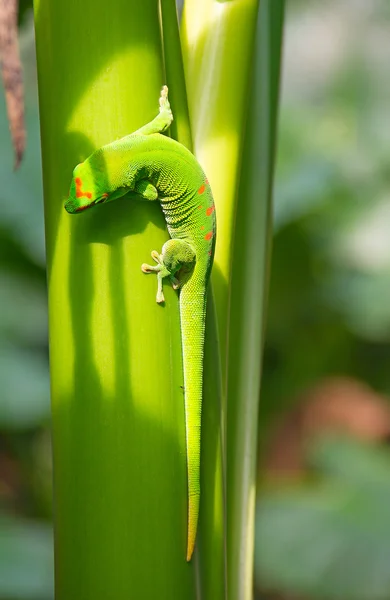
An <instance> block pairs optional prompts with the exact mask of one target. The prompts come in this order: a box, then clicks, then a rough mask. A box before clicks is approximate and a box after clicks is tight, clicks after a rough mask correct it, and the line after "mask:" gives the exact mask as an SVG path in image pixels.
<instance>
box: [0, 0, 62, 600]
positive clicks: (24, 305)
mask: <svg viewBox="0 0 390 600" xmlns="http://www.w3.org/2000/svg"><path fill="white" fill-rule="evenodd" d="M20 8H21V12H20V21H21V23H22V29H21V39H20V45H21V54H22V59H23V64H24V70H25V88H26V124H27V135H28V146H27V151H26V155H25V158H24V160H23V163H22V166H21V168H20V170H19V171H18V172H17V173H14V172H13V168H12V167H13V165H12V160H13V158H12V154H13V152H12V148H11V140H10V135H9V130H8V123H7V120H6V112H5V102H4V97H3V93H2V91H1V93H0V181H1V182H2V185H1V189H0V214H1V218H0V306H1V311H0V598H1V599H5V600H15V599H19V598H21V599H24V598H26V599H27V598H31V599H36V600H47V599H50V598H52V597H53V550H52V534H51V525H50V521H49V520H48V519H49V518H50V515H51V468H50V443H49V442H50V439H49V435H48V424H49V418H50V413H49V411H50V397H49V371H48V347H47V307H46V304H47V300H46V275H45V252H44V227H43V202H42V177H41V159H40V141H39V120H38V103H37V89H36V75H35V52H34V36H33V27H32V14H31V2H27V1H26V2H22V3H21V7H20Z"/></svg>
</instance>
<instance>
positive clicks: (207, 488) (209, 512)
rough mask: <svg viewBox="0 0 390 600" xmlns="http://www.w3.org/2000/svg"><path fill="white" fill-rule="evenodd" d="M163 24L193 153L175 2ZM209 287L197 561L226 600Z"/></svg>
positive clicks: (164, 0) (177, 103)
mask: <svg viewBox="0 0 390 600" xmlns="http://www.w3.org/2000/svg"><path fill="white" fill-rule="evenodd" d="M161 20H162V30H163V46H164V65H165V72H166V76H167V81H168V84H169V86H170V90H171V96H170V98H171V106H172V110H173V114H174V122H173V124H172V126H171V133H172V137H174V138H175V139H177V140H178V141H179V142H181V143H182V144H184V145H185V146H187V148H189V149H190V150H191V151H192V150H193V148H192V136H191V127H190V122H189V113H188V105H187V93H186V86H185V80H184V69H183V59H182V54H181V43H180V36H179V27H178V21H177V10H176V3H175V0H161ZM171 83H172V85H171ZM172 92H173V93H172ZM209 287H210V290H209V294H208V299H207V318H206V339H205V359H204V384H203V407H202V438H201V499H200V515H199V526H198V538H197V544H196V558H195V561H196V565H197V574H198V579H197V581H198V587H199V589H200V590H201V598H202V600H224V599H225V598H226V594H227V589H226V584H227V576H226V552H225V548H226V537H225V536H226V531H225V525H226V523H225V521H226V515H225V504H226V499H225V495H224V470H225V460H224V458H223V448H222V384H221V363H220V349H219V344H218V335H217V319H216V314H215V307H214V296H213V292H212V289H211V287H212V286H211V283H210V286H209Z"/></svg>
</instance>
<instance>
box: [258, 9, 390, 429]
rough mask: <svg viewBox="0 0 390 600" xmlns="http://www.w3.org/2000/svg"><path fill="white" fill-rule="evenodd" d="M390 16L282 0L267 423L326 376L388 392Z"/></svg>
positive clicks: (264, 395) (264, 422) (263, 420)
mask: <svg viewBox="0 0 390 600" xmlns="http://www.w3.org/2000/svg"><path fill="white" fill-rule="evenodd" d="M389 19H390V14H389V11H388V3H387V2H386V1H380V0H377V1H374V0H369V1H367V2H358V3H356V2H353V1H348V0H343V1H342V2H333V1H332V2H327V3H325V4H322V3H321V4H318V3H316V2H309V1H306V2H300V3H299V6H296V5H295V3H288V10H287V28H286V32H285V48H284V72H283V89H282V99H281V107H280V126H279V139H278V145H279V153H278V164H277V171H276V182H275V215H274V219H275V220H274V223H275V237H274V247H273V261H272V271H271V283H270V297H269V309H268V328H267V343H266V348H265V365H264V375H263V384H262V390H263V393H262V402H261V411H262V415H261V419H260V421H261V426H264V428H267V427H268V417H269V416H270V414H271V413H272V412H273V411H275V412H276V413H277V412H279V411H280V409H281V403H284V402H286V400H284V399H285V398H290V397H292V396H293V395H295V394H296V393H297V392H298V391H300V390H302V389H303V388H304V387H306V386H307V385H310V384H312V383H313V382H315V381H317V380H318V379H319V378H322V377H324V376H327V375H333V374H335V373H342V374H349V375H352V376H358V377H359V378H361V379H363V380H365V381H367V382H369V383H371V384H372V385H373V386H374V387H376V388H377V389H379V390H381V391H383V392H388V391H390V380H389V377H388V360H389V356H390V345H389V343H390V311H389V305H388V297H389V292H390V279H389V276H388V273H389V267H390V241H389V239H390V238H389V235H388V230H389V226H390V198H389V196H388V191H387V190H388V184H389V181H390V170H389V162H388V148H389V142H390V130H389V129H388V128H387V127H386V126H385V123H386V121H387V118H388V103H389V99H390V80H389V78H388V77H384V76H383V74H384V72H385V71H384V69H385V65H386V64H388V63H387V61H388V60H389V58H390V45H389V43H388V41H387V40H388V39H389V34H390V20H389ZM287 402H288V400H287Z"/></svg>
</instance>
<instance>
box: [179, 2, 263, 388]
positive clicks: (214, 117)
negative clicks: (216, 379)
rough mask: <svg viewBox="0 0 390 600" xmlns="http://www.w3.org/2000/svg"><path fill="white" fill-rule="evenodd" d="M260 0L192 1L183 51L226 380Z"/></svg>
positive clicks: (184, 25) (185, 17) (187, 8)
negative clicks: (211, 238) (212, 240)
mask: <svg viewBox="0 0 390 600" xmlns="http://www.w3.org/2000/svg"><path fill="white" fill-rule="evenodd" d="M257 6H258V0H233V1H230V2H216V1H215V0H187V1H186V2H185V5H184V10H183V18H182V31H181V37H182V47H183V58H184V68H185V74H186V83H187V91H188V101H189V109H190V118H191V125H192V132H193V143H194V151H195V154H196V156H197V158H198V160H199V162H200V163H201V165H202V166H203V168H204V169H205V171H206V173H207V176H208V178H209V180H210V184H211V188H212V190H213V195H214V198H215V203H216V210H217V218H218V232H217V247H216V255H215V261H214V267H213V274H212V281H213V289H214V293H215V302H216V311H217V319H218V332H219V340H220V349H221V360H222V376H223V380H225V377H226V360H227V349H226V343H227V322H228V305H229V293H230V277H231V261H232V239H233V230H234V216H235V212H236V205H237V198H238V197H237V188H238V180H239V169H240V165H241V152H242V142H243V138H244V130H245V121H246V110H247V106H248V100H247V89H248V83H249V75H250V66H251V56H252V51H253V40H254V31H255V24H256V10H257Z"/></svg>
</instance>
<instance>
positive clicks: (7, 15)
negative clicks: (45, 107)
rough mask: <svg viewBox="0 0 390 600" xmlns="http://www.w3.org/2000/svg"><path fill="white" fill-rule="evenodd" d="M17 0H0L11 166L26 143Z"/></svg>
mask: <svg viewBox="0 0 390 600" xmlns="http://www.w3.org/2000/svg"><path fill="white" fill-rule="evenodd" d="M17 15H18V0H0V60H1V73H2V78H3V84H4V91H5V100H6V104H7V113H8V121H9V126H10V130H11V137H12V143H13V146H14V151H15V169H17V168H18V166H19V165H20V162H21V160H22V156H23V152H24V148H25V145H26V131H25V126H24V101H23V80H22V66H21V62H20V55H19V44H18V24H17Z"/></svg>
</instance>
